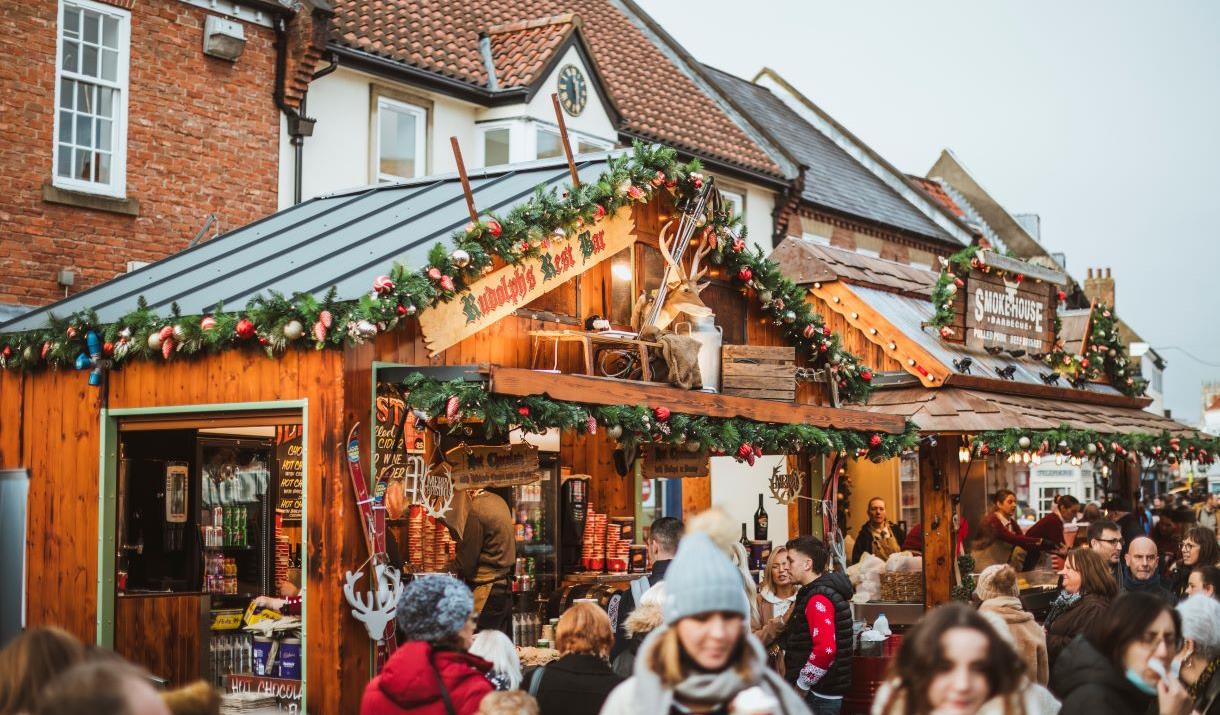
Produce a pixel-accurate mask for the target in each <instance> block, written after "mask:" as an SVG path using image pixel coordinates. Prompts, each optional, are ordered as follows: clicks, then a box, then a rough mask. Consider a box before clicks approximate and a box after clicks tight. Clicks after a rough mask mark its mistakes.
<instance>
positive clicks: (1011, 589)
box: [974, 564, 1018, 601]
mask: <svg viewBox="0 0 1220 715" xmlns="http://www.w3.org/2000/svg"><path fill="white" fill-rule="evenodd" d="M1005 568H1009V566H1008V564H992V565H991V566H988V567H987V568H985V569H983V571H982V573H980V574H979V580H978V584H977V585H976V586H975V587H974V592H975V594H977V595H978V597H979V600H980V601H987V600H990V599H992V598H1000V597H1001V596H1016V595H1017V593H1018V590H1017V583H1016V581H1015V580H1013V578H1012V574H1006V575H1005V576H1002V577H1000V578H998V579H997V578H996V577H997V576H999V575H1000V572H1001V571H1003V570H1004V569H1005Z"/></svg>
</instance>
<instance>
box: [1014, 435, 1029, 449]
mask: <svg viewBox="0 0 1220 715" xmlns="http://www.w3.org/2000/svg"><path fill="white" fill-rule="evenodd" d="M1029 444H1030V442H1029V437H1025V436H1022V437H1021V438H1020V439H1018V440H1017V445H1018V446H1020V447H1021V449H1029Z"/></svg>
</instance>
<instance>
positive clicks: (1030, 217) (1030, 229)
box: [1013, 214, 1042, 243]
mask: <svg viewBox="0 0 1220 715" xmlns="http://www.w3.org/2000/svg"><path fill="white" fill-rule="evenodd" d="M1013 218H1015V219H1016V220H1017V223H1018V224H1020V225H1021V228H1023V229H1025V232H1026V233H1028V234H1029V235H1030V236H1031V237H1032V238H1033V239H1034V240H1035V241H1038V242H1039V243H1041V241H1042V217H1041V216H1039V215H1038V214H1017V215H1015V216H1013Z"/></svg>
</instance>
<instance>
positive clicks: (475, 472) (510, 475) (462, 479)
mask: <svg viewBox="0 0 1220 715" xmlns="http://www.w3.org/2000/svg"><path fill="white" fill-rule="evenodd" d="M445 461H446V462H447V463H448V464H449V474H450V477H451V478H452V479H453V488H454V489H483V488H486V487H511V486H514V485H517V484H531V483H533V482H536V481H538V480H539V479H542V473H541V472H540V471H539V469H538V448H537V447H535V446H534V445H532V444H504V445H464V444H460V445H458V446H456V447H454V448H453V449H450V450H448V451H446V452H445Z"/></svg>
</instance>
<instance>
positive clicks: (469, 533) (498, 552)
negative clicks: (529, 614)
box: [450, 489, 517, 634]
mask: <svg viewBox="0 0 1220 715" xmlns="http://www.w3.org/2000/svg"><path fill="white" fill-rule="evenodd" d="M453 502H454V514H455V518H454V519H453V520H452V523H450V529H451V530H452V531H454V532H455V536H456V537H457V541H458V545H457V555H456V556H455V557H454V561H453V570H454V572H455V573H456V574H457V575H458V576H459V577H461V578H462V579H463V580H464V581H466V584H467V585H468V586H470V590H471V592H472V593H473V594H474V610H475V611H476V612H478V614H479V625H478V628H479V630H481V631H482V630H489V629H494V630H500V631H504V632H505V633H509V634H511V632H512V631H511V628H512V568H513V565H514V564H515V563H516V560H517V543H516V536H515V532H514V527H513V515H512V512H511V511H510V510H509V508H508V503H507V502H505V501H504V499H503V498H501V497H500V496H499V495H498V494H493V493H491V492H488V491H483V490H482V489H474V490H470V491H463V492H458V493H457V494H456V495H455V496H454V499H453ZM459 526H460V528H459Z"/></svg>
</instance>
